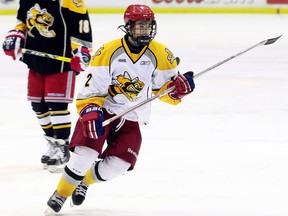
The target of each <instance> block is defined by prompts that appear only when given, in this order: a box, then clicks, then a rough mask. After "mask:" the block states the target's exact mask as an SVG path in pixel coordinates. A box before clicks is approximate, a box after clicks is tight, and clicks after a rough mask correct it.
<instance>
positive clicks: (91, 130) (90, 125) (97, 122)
mask: <svg viewBox="0 0 288 216" xmlns="http://www.w3.org/2000/svg"><path fill="white" fill-rule="evenodd" d="M80 116H81V119H80V120H81V122H82V125H83V134H84V136H85V137H89V138H90V139H98V138H99V137H100V136H102V135H103V134H104V127H103V126H102V123H103V121H104V116H103V111H102V109H101V108H100V107H99V106H97V105H94V104H92V105H88V106H87V107H85V108H84V109H83V110H82V111H81V113H80Z"/></svg>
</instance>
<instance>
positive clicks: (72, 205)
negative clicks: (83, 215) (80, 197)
mask: <svg viewBox="0 0 288 216" xmlns="http://www.w3.org/2000/svg"><path fill="white" fill-rule="evenodd" d="M74 206H75V204H74V203H73V201H72V198H71V199H70V207H71V208H73V207H74Z"/></svg>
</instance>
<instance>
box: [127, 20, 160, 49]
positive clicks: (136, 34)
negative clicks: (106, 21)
mask: <svg viewBox="0 0 288 216" xmlns="http://www.w3.org/2000/svg"><path fill="white" fill-rule="evenodd" d="M139 21H141V22H142V21H143V22H142V24H140V26H141V27H138V25H137V23H136V22H137V21H131V20H130V21H128V22H127V23H126V25H125V29H126V30H127V33H128V35H129V36H130V37H131V39H132V40H133V41H134V43H135V44H137V45H139V46H145V45H147V44H149V43H150V41H151V40H153V39H154V38H155V36H156V33H157V24H156V20H151V19H145V20H139ZM141 32H146V33H144V34H143V33H141Z"/></svg>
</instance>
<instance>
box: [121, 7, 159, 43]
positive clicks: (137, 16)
mask: <svg viewBox="0 0 288 216" xmlns="http://www.w3.org/2000/svg"><path fill="white" fill-rule="evenodd" d="M142 20H143V21H144V22H147V24H146V25H147V28H149V29H147V30H148V31H147V32H148V34H147V35H141V36H139V35H137V34H135V31H136V29H137V28H136V22H137V21H142ZM124 23H125V25H123V26H120V29H121V30H122V31H124V32H125V33H126V34H127V35H128V36H130V38H131V39H132V41H133V42H134V43H135V44H137V45H140V46H145V45H147V44H149V43H150V41H151V40H153V39H154V37H155V36H156V33H157V25H156V20H155V16H154V13H153V11H152V10H151V9H150V8H149V7H148V6H146V5H141V4H133V5H129V6H128V7H127V9H126V11H125V13H124ZM122 27H123V28H124V29H123V28H122Z"/></svg>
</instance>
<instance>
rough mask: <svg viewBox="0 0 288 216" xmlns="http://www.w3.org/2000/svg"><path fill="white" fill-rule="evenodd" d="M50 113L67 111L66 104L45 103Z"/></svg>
mask: <svg viewBox="0 0 288 216" xmlns="http://www.w3.org/2000/svg"><path fill="white" fill-rule="evenodd" d="M47 105H48V107H49V110H50V111H60V110H67V109H68V103H53V102H47Z"/></svg>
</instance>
